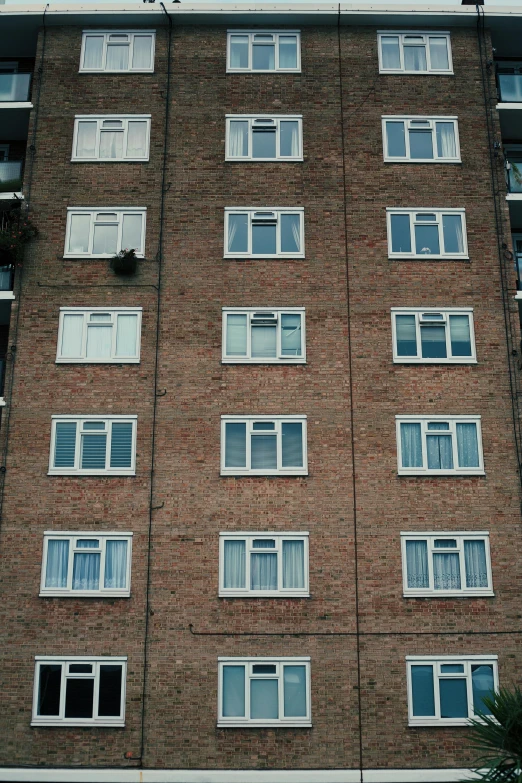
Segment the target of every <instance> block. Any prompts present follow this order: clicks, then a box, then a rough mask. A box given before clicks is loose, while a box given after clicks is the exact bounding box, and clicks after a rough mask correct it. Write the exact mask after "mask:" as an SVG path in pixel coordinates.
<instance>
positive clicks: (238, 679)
mask: <svg viewBox="0 0 522 783" xmlns="http://www.w3.org/2000/svg"><path fill="white" fill-rule="evenodd" d="M244 715H245V667H244V666H223V717H225V718H240V717H244Z"/></svg>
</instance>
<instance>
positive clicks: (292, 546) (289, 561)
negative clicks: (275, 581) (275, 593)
mask: <svg viewBox="0 0 522 783" xmlns="http://www.w3.org/2000/svg"><path fill="white" fill-rule="evenodd" d="M304 586H305V576H304V542H303V541H283V587H285V588H286V589H295V590H298V589H302V588H304Z"/></svg>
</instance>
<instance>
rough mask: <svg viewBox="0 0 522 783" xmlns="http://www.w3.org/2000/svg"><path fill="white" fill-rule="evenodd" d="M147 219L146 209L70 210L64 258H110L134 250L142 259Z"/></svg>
mask: <svg viewBox="0 0 522 783" xmlns="http://www.w3.org/2000/svg"><path fill="white" fill-rule="evenodd" d="M145 216H146V208H145V207H136V208H135V209H131V208H127V207H108V208H107V209H100V210H97V209H85V208H83V207H69V208H68V209H67V229H66V234H65V252H64V257H65V258H110V257H112V256H114V255H116V253H119V252H120V250H129V249H131V248H132V249H134V250H135V251H136V255H137V256H140V257H143V249H144V246H145Z"/></svg>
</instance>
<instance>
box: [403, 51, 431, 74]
mask: <svg viewBox="0 0 522 783" xmlns="http://www.w3.org/2000/svg"><path fill="white" fill-rule="evenodd" d="M427 67H428V66H427V64H426V47H425V46H405V47H404V69H405V70H406V71H425V70H426V69H427Z"/></svg>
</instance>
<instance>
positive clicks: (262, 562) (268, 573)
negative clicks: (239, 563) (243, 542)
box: [250, 553, 277, 590]
mask: <svg viewBox="0 0 522 783" xmlns="http://www.w3.org/2000/svg"><path fill="white" fill-rule="evenodd" d="M250 588H251V589H252V590H277V555H276V554H273V555H272V554H268V553H267V554H252V555H250Z"/></svg>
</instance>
